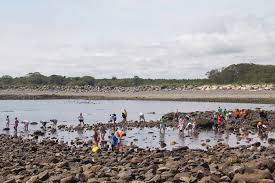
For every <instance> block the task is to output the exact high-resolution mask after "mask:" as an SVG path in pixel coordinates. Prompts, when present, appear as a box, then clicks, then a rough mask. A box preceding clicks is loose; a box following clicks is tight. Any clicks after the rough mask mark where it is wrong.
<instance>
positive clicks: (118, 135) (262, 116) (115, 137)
mask: <svg viewBox="0 0 275 183" xmlns="http://www.w3.org/2000/svg"><path fill="white" fill-rule="evenodd" d="M254 113H255V112H253V111H251V110H246V109H236V110H234V111H228V110H227V109H222V108H221V107H219V108H218V109H217V111H215V112H214V113H213V116H212V118H211V122H212V124H213V129H217V130H218V131H220V130H221V129H223V128H224V127H226V126H227V125H228V124H233V125H242V124H245V123H246V122H247V121H249V120H250V121H251V119H252V118H253V115H254ZM258 115H259V120H258V121H257V129H258V132H262V131H263V130H264V129H265V128H267V126H266V125H265V122H266V121H268V115H267V112H265V111H263V110H260V111H259V113H258ZM77 119H78V121H79V124H78V127H79V129H84V127H85V125H86V124H85V120H84V116H83V114H82V113H80V114H79V116H78V117H77ZM121 119H122V121H120V127H119V126H118V125H117V115H116V114H115V113H113V114H110V119H109V123H110V124H113V125H112V129H109V130H110V134H111V136H109V137H110V138H109V142H110V143H109V149H111V150H112V151H119V150H121V148H122V138H123V137H124V136H126V128H124V127H127V122H128V112H127V111H126V109H124V110H123V111H122V112H121ZM167 121H168V118H167V117H166V116H162V117H161V118H160V120H159V131H160V134H161V135H163V134H165V131H166V123H167ZM40 122H41V124H42V126H41V129H43V130H46V129H47V123H49V122H47V121H40ZM50 122H52V126H51V129H53V130H56V129H57V120H56V119H53V120H50ZM139 122H145V115H144V113H140V114H139ZM173 122H175V123H174V124H177V125H176V127H177V128H178V130H179V134H180V135H182V134H184V132H185V131H187V132H188V133H191V134H198V130H197V122H196V119H193V118H192V117H191V116H189V115H186V114H185V115H182V114H180V113H179V112H178V110H177V111H176V112H175V113H174V116H173ZM21 123H22V124H23V125H24V131H29V122H28V121H27V120H23V121H22V122H21ZM19 124H20V122H19V120H18V118H17V117H15V119H14V124H13V125H14V126H13V127H14V131H15V132H17V130H18V126H19ZM121 124H122V126H121ZM123 124H125V125H123ZM10 125H11V120H10V116H9V115H8V116H6V128H5V130H9V129H10ZM107 130H108V129H107V128H106V126H105V125H99V126H97V127H95V128H94V129H93V146H92V150H93V152H97V151H99V150H100V149H101V148H103V147H106V139H105V135H106V133H107Z"/></svg>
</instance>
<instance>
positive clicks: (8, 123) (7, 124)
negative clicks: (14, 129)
mask: <svg viewBox="0 0 275 183" xmlns="http://www.w3.org/2000/svg"><path fill="white" fill-rule="evenodd" d="M6 127H7V128H10V117H9V115H8V116H7V118H6Z"/></svg>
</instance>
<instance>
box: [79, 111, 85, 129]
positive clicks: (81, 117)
mask: <svg viewBox="0 0 275 183" xmlns="http://www.w3.org/2000/svg"><path fill="white" fill-rule="evenodd" d="M78 121H79V126H81V124H83V126H84V117H83V115H82V113H80V114H79V116H78Z"/></svg>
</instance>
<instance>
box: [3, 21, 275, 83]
mask: <svg viewBox="0 0 275 183" xmlns="http://www.w3.org/2000/svg"><path fill="white" fill-rule="evenodd" d="M195 20H196V19H195ZM201 21H202V22H201ZM182 24H184V22H183V23H182ZM15 32H16V31H15ZM175 32H179V31H178V30H177V31H175ZM43 35H44V34H41V33H37V34H34V35H33V34H21V33H20V31H18V32H16V33H10V34H7V33H6V32H5V34H0V40H2V41H1V42H0V63H1V65H2V66H1V67H0V75H1V74H10V75H23V74H26V73H28V72H34V71H39V72H42V73H44V74H62V75H63V74H65V75H69V76H77V75H93V76H95V77H97V78H103V77H112V76H117V77H132V76H134V75H139V76H141V77H147V78H148V77H150V78H199V77H205V73H206V72H207V71H209V70H210V69H213V68H221V67H224V66H227V65H230V64H233V63H241V62H254V63H259V64H274V63H275V61H274V56H275V53H274V51H273V49H274V46H275V19H274V18H272V17H264V18H255V17H254V16H250V17H245V18H240V19H237V18H228V17H219V18H213V17H208V18H205V19H200V20H198V21H194V22H193V23H192V26H191V27H190V28H189V30H187V29H186V30H182V31H181V33H180V34H178V33H174V34H171V35H170V36H169V37H170V39H164V40H162V39H156V40H155V41H153V42H149V43H148V41H147V40H140V41H138V42H133V41H127V39H125V38H124V37H120V38H117V41H102V42H101V41H95V40H93V39H87V40H83V39H79V40H78V39H77V35H72V37H73V38H71V37H70V36H68V35H64V36H56V35H61V34H60V33H57V34H51V33H48V34H46V36H44V37H43ZM99 40H100V39H99Z"/></svg>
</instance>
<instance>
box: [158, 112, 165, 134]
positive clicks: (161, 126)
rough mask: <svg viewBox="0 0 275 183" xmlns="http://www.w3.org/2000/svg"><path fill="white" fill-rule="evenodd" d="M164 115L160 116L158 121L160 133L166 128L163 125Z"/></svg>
mask: <svg viewBox="0 0 275 183" xmlns="http://www.w3.org/2000/svg"><path fill="white" fill-rule="evenodd" d="M165 122H166V121H165V117H164V116H162V117H161V119H160V121H159V129H160V133H162V132H163V133H165V128H166V126H165Z"/></svg>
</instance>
